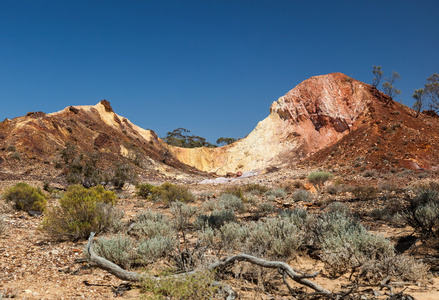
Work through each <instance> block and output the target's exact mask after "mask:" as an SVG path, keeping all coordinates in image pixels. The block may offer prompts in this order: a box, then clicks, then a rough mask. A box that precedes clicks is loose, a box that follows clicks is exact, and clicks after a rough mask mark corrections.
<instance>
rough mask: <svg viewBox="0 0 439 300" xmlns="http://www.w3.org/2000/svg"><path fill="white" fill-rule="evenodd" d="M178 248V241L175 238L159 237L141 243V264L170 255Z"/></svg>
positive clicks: (139, 246)
mask: <svg viewBox="0 0 439 300" xmlns="http://www.w3.org/2000/svg"><path fill="white" fill-rule="evenodd" d="M176 246H177V240H176V239H175V238H174V237H170V236H166V237H164V236H160V235H157V236H155V237H152V238H150V239H144V240H141V241H140V242H139V245H138V247H137V257H138V260H139V262H140V263H142V264H143V263H145V264H146V263H149V262H151V261H154V260H157V259H159V258H160V257H165V256H166V255H169V254H170V253H172V252H173V251H174V250H175V247H176Z"/></svg>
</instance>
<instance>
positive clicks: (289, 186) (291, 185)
mask: <svg viewBox="0 0 439 300" xmlns="http://www.w3.org/2000/svg"><path fill="white" fill-rule="evenodd" d="M282 187H283V188H284V189H285V191H287V192H292V191H294V190H298V189H304V188H305V185H304V184H303V183H302V181H300V180H295V181H292V182H288V183H286V184H284V185H283V186H282Z"/></svg>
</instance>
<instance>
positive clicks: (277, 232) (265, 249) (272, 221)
mask: <svg viewBox="0 0 439 300" xmlns="http://www.w3.org/2000/svg"><path fill="white" fill-rule="evenodd" d="M302 244H303V235H302V232H301V231H300V228H299V227H297V226H296V225H295V224H294V223H292V222H290V220H288V219H286V218H267V219H263V220H261V221H259V222H253V223H249V224H248V237H247V240H246V244H245V247H246V250H247V251H248V252H249V253H251V254H253V255H256V256H262V257H265V258H269V259H286V258H288V257H290V256H291V255H292V254H294V253H295V252H296V251H297V250H298V249H299V247H300V246H301V245H302Z"/></svg>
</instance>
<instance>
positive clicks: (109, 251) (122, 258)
mask: <svg viewBox="0 0 439 300" xmlns="http://www.w3.org/2000/svg"><path fill="white" fill-rule="evenodd" d="M134 244H135V243H134V242H133V241H132V239H131V238H130V237H127V236H122V235H120V234H119V235H117V236H113V237H109V238H105V237H100V238H98V239H97V240H96V243H95V245H94V250H95V252H96V254H97V255H99V256H102V257H104V258H106V259H108V260H109V261H112V262H114V263H115V264H117V265H119V266H121V267H122V268H130V267H131V266H132V265H133V263H134V262H135V260H136V253H135V251H134Z"/></svg>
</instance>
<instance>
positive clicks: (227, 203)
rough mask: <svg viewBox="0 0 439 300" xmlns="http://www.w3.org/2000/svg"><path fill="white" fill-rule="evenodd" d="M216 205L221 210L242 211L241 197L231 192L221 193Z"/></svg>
mask: <svg viewBox="0 0 439 300" xmlns="http://www.w3.org/2000/svg"><path fill="white" fill-rule="evenodd" d="M218 206H219V209H222V210H233V211H235V212H236V211H240V212H242V211H244V203H242V200H241V198H238V197H237V196H235V195H231V194H221V195H220V196H219V198H218Z"/></svg>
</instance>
